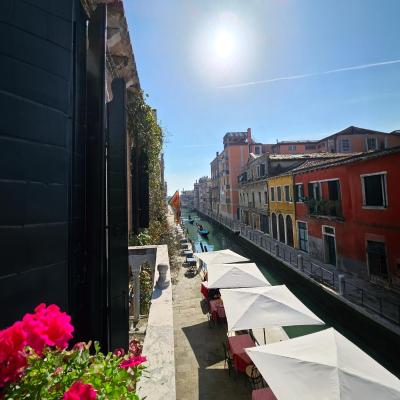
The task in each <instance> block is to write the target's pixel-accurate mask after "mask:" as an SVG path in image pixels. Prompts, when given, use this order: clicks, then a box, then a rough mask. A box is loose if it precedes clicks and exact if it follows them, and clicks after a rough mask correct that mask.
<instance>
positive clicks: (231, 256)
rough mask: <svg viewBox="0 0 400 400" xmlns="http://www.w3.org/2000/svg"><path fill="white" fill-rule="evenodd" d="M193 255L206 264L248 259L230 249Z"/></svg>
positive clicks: (236, 261)
mask: <svg viewBox="0 0 400 400" xmlns="http://www.w3.org/2000/svg"><path fill="white" fill-rule="evenodd" d="M194 256H195V257H197V258H198V259H199V260H201V261H203V263H205V264H207V266H208V265H210V264H229V263H240V262H246V261H250V260H249V259H248V258H246V257H243V256H241V255H240V254H237V253H235V252H234V251H232V250H230V249H226V250H216V251H208V252H205V253H194Z"/></svg>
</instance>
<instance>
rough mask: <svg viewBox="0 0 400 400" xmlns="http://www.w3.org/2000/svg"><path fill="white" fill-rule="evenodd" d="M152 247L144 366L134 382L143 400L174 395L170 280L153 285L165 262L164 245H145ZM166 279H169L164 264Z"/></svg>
mask: <svg viewBox="0 0 400 400" xmlns="http://www.w3.org/2000/svg"><path fill="white" fill-rule="evenodd" d="M149 247H150V248H154V251H156V258H155V269H154V282H153V295H152V299H151V306H150V313H149V319H148V324H147V332H146V336H145V339H144V344H143V355H145V356H146V357H147V360H148V362H147V363H146V365H147V366H148V368H147V369H146V370H145V372H144V374H143V377H142V379H141V380H140V382H139V384H138V386H139V390H138V393H139V395H140V396H141V397H145V398H146V400H161V399H162V400H164V399H171V400H174V399H175V398H176V387H175V352H174V321H173V310H172V284H171V283H170V285H169V286H168V287H167V288H166V289H164V290H160V289H158V288H156V287H155V284H156V282H157V280H158V275H159V273H158V270H157V265H158V264H168V266H169V259H168V246H166V245H162V246H146V248H149ZM167 279H169V280H171V271H170V268H168V272H167Z"/></svg>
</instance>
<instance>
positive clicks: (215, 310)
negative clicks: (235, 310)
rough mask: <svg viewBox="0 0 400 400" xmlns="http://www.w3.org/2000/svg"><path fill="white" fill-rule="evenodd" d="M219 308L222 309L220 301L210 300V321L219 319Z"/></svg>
mask: <svg viewBox="0 0 400 400" xmlns="http://www.w3.org/2000/svg"><path fill="white" fill-rule="evenodd" d="M221 307H222V308H224V306H223V303H222V300H221V299H215V300H210V314H211V319H212V320H214V321H216V320H217V318H218V317H220V313H221V311H220V310H219V309H220V308H221ZM224 314H225V311H224Z"/></svg>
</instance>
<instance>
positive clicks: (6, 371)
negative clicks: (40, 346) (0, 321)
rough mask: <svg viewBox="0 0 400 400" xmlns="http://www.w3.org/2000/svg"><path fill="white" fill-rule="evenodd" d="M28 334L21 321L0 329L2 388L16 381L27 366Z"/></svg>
mask: <svg viewBox="0 0 400 400" xmlns="http://www.w3.org/2000/svg"><path fill="white" fill-rule="evenodd" d="M25 346H26V334H25V332H24V330H23V328H22V323H21V322H16V323H15V324H14V325H12V326H10V327H9V328H6V329H4V330H2V331H0V388H1V387H4V386H5V385H6V384H7V383H8V382H14V381H16V380H17V379H18V378H19V377H20V376H21V374H22V372H23V371H24V368H25V367H26V363H27V361H26V354H25V352H24V347H25Z"/></svg>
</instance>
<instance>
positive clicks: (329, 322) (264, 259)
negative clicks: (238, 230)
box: [182, 209, 400, 377]
mask: <svg viewBox="0 0 400 400" xmlns="http://www.w3.org/2000/svg"><path fill="white" fill-rule="evenodd" d="M189 215H190V216H191V218H194V220H195V222H196V223H198V224H201V225H203V227H204V228H205V229H208V230H209V235H208V238H204V237H202V236H201V235H200V234H198V232H197V227H196V225H192V224H189V223H188V216H189ZM182 220H183V222H184V224H185V229H187V234H188V238H189V239H190V240H191V241H192V242H193V244H194V246H195V250H196V252H201V251H202V249H201V245H202V246H203V248H204V247H206V248H207V250H208V251H212V250H222V249H231V250H233V251H235V252H236V253H238V254H241V255H242V256H244V257H246V258H248V259H250V260H251V261H252V262H255V263H256V264H257V266H258V267H259V268H260V270H261V271H262V273H263V274H264V275H265V277H266V278H267V279H268V281H269V282H270V283H271V284H272V285H280V284H285V285H286V286H287V287H288V288H289V289H290V290H291V291H292V292H293V293H294V294H295V295H296V296H297V297H298V298H299V299H300V300H301V301H302V302H303V303H304V304H305V305H306V306H307V307H308V308H310V310H312V311H313V312H314V313H315V314H316V315H317V316H318V317H319V318H321V319H322V320H323V321H324V322H325V323H326V325H321V326H294V327H284V328H283V329H284V330H285V331H286V333H287V334H288V336H289V337H290V338H293V337H297V336H302V335H306V334H308V333H313V332H317V331H320V330H323V329H326V328H328V327H333V328H335V329H336V330H337V331H339V332H340V333H341V334H342V335H344V336H346V337H347V338H348V339H349V340H351V341H352V342H353V343H355V344H357V346H359V347H360V348H361V349H363V350H364V351H365V352H366V353H367V354H369V355H370V356H371V357H373V358H374V359H375V360H376V361H378V362H379V363H380V364H382V365H383V366H385V367H386V368H387V369H388V370H390V371H391V372H392V373H393V374H395V375H397V376H398V377H400V358H399V351H400V347H399V344H400V340H399V338H398V336H396V335H395V336H393V335H390V334H387V332H386V331H385V330H382V329H379V327H378V329H376V328H377V327H375V326H370V324H369V321H365V317H361V315H357V314H358V313H355V312H354V310H351V309H350V308H349V307H347V306H346V307H343V306H342V305H341V304H340V303H339V302H337V301H336V302H332V301H331V299H329V297H331V296H329V295H327V294H325V295H323V294H320V293H319V291H318V290H315V289H314V288H312V287H310V284H309V283H304V282H303V281H302V279H299V278H298V277H296V276H294V275H293V274H295V273H293V272H291V273H288V268H287V267H286V266H284V265H283V264H281V263H280V262H279V261H278V260H276V259H275V258H273V257H271V256H269V255H268V254H265V253H263V252H261V250H258V249H256V248H254V246H252V245H251V244H249V243H247V242H246V241H245V239H243V238H240V237H239V236H238V235H235V234H234V233H231V232H230V231H228V230H227V229H225V228H223V227H221V226H220V225H219V224H218V223H215V222H212V221H211V220H209V219H207V220H206V219H204V218H201V217H200V216H199V215H198V214H197V213H196V212H189V211H188V210H186V209H183V210H182ZM200 244H201V245H200ZM296 278H297V279H296ZM311 286H314V285H311ZM375 325H376V324H375Z"/></svg>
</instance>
